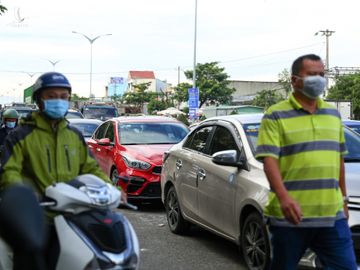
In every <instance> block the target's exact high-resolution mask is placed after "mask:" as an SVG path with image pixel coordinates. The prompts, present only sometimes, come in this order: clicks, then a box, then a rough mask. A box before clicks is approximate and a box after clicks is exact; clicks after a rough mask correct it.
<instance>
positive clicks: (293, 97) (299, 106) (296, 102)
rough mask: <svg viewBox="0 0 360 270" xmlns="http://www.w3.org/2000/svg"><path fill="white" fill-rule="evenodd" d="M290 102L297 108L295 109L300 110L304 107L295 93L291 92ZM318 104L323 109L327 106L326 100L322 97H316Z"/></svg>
mask: <svg viewBox="0 0 360 270" xmlns="http://www.w3.org/2000/svg"><path fill="white" fill-rule="evenodd" d="M288 100H289V102H290V104H291V106H292V107H293V108H294V109H295V110H300V109H302V108H303V107H302V105H301V104H300V103H299V102H298V101H297V100H296V98H295V96H294V93H291V94H290V96H289V99H288ZM316 105H317V108H318V109H322V108H324V107H325V101H323V100H322V99H321V98H317V99H316Z"/></svg>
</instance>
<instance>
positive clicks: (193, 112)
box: [188, 88, 199, 119]
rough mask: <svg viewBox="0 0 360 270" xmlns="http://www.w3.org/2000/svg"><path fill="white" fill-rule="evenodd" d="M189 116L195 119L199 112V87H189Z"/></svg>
mask: <svg viewBox="0 0 360 270" xmlns="http://www.w3.org/2000/svg"><path fill="white" fill-rule="evenodd" d="M188 93H189V100H188V104H189V116H190V119H197V118H198V116H199V114H198V111H199V88H189V89H188Z"/></svg>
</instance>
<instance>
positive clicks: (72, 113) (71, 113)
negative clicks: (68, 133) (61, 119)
mask: <svg viewBox="0 0 360 270" xmlns="http://www.w3.org/2000/svg"><path fill="white" fill-rule="evenodd" d="M65 117H66V119H81V118H84V116H83V115H82V113H81V112H79V111H77V110H74V109H69V110H68V111H67V114H66V116H65Z"/></svg>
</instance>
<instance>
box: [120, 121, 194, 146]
mask: <svg viewBox="0 0 360 270" xmlns="http://www.w3.org/2000/svg"><path fill="white" fill-rule="evenodd" d="M188 132H189V130H188V129H187V128H186V127H185V126H183V125H181V124H177V123H126V124H124V123H123V124H119V138H120V143H121V144H123V145H126V144H128V145H129V144H175V143H178V142H180V141H181V140H182V139H183V138H184V137H185V136H186V135H187V133H188Z"/></svg>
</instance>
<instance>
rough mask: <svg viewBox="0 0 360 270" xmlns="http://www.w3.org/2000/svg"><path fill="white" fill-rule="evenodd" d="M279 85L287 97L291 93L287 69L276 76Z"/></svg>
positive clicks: (289, 76)
mask: <svg viewBox="0 0 360 270" xmlns="http://www.w3.org/2000/svg"><path fill="white" fill-rule="evenodd" d="M278 78H279V84H280V85H281V86H282V88H283V89H284V90H285V93H286V96H287V97H288V96H289V94H290V93H291V91H292V86H291V75H290V72H289V70H288V69H286V68H285V69H284V70H283V71H281V72H280V73H279V74H278Z"/></svg>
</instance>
